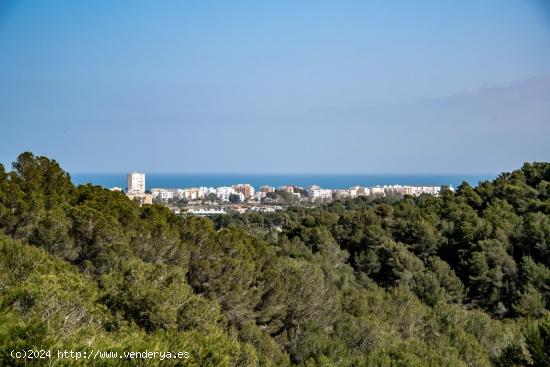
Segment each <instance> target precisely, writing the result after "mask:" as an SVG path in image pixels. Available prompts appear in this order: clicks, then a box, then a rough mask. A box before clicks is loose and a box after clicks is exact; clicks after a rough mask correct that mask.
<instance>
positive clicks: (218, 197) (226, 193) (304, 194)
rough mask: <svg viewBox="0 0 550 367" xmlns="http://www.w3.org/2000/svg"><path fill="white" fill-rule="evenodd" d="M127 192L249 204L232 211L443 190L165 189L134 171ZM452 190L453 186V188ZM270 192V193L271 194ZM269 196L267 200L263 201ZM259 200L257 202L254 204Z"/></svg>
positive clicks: (202, 211) (142, 197) (203, 211)
mask: <svg viewBox="0 0 550 367" xmlns="http://www.w3.org/2000/svg"><path fill="white" fill-rule="evenodd" d="M127 185H128V188H127V191H126V195H127V196H128V197H129V198H130V199H132V200H137V201H139V202H140V203H141V204H152V203H153V200H157V201H164V202H170V201H179V200H185V201H193V200H201V199H206V200H210V201H217V202H221V203H222V204H223V203H232V204H235V203H247V204H250V205H249V206H247V207H244V208H243V207H233V208H231V211H233V212H234V211H239V210H243V211H246V210H251V211H260V212H265V211H273V210H276V209H277V208H281V207H275V206H266V205H257V204H265V203H269V202H271V203H273V202H274V201H276V198H277V195H278V194H283V193H284V196H286V197H289V196H290V197H295V198H296V199H297V200H298V201H300V200H309V201H329V200H332V199H346V198H354V197H358V196H372V197H380V196H404V195H411V196H420V195H422V194H429V195H434V196H437V195H439V194H440V192H441V186H402V185H385V186H374V187H362V186H353V187H350V188H349V189H334V190H333V189H323V188H321V187H319V186H317V185H312V186H309V187H308V188H307V189H304V188H303V187H299V186H291V185H286V186H279V187H277V188H275V187H274V186H267V185H266V186H261V187H260V189H259V191H255V190H254V187H252V185H249V184H237V185H233V186H221V187H190V188H182V189H166V188H154V189H151V190H150V191H146V189H145V174H144V173H138V172H132V173H128V176H127ZM451 189H452V188H451ZM112 190H118V191H122V189H121V188H119V187H115V188H113V189H112ZM270 194H271V195H270ZM264 198H266V200H265V201H264V200H262V199H264ZM254 203H256V204H254ZM188 212H189V213H193V214H197V215H212V214H223V213H226V211H225V208H224V207H218V208H216V209H212V208H202V207H201V208H189V210H188Z"/></svg>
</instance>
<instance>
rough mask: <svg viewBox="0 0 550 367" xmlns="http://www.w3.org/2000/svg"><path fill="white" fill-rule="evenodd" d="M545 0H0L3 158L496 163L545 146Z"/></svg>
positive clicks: (503, 165)
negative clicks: (27, 154)
mask: <svg viewBox="0 0 550 367" xmlns="http://www.w3.org/2000/svg"><path fill="white" fill-rule="evenodd" d="M549 142H550V5H549V1H546V0H506V1H503V0H483V1H479V0H462V1H455V0H453V1H450V0H425V1H410V0H394V1H348V0H338V1H321V0H316V1H296V0H288V1H286V0H280V1H269V2H268V1H257V0H253V1H237V0H234V1H208V0H201V1H184V0H178V1H159V0H157V1H136V0H126V1H125V0H117V1H112V0H104V1H101V0H96V1H74V0H70V1H69V0H67V1H60V0H48V1H39V0H36V1H25V0H0V162H2V163H3V164H4V165H7V166H8V167H9V165H10V162H12V161H13V160H14V159H15V157H16V156H17V155H18V154H19V153H20V152H22V151H25V150H30V151H32V152H34V153H35V154H40V155H47V156H50V157H52V158H55V159H57V160H58V161H59V162H60V163H61V164H62V166H63V167H64V168H66V169H67V170H69V171H72V172H126V171H130V170H140V171H145V172H182V173H193V172H217V173H236V172H239V173H242V172H246V173H255V172H263V173H313V172H315V173H343V172H346V173H496V172H500V171H504V170H511V169H514V168H518V167H519V166H520V165H521V164H522V163H523V162H525V161H534V160H545V161H550V143H549Z"/></svg>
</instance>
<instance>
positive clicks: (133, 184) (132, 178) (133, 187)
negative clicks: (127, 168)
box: [128, 172, 145, 194]
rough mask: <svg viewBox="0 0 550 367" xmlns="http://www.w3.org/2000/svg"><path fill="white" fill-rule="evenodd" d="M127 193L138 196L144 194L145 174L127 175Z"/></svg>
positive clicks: (133, 173)
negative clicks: (137, 194)
mask: <svg viewBox="0 0 550 367" xmlns="http://www.w3.org/2000/svg"><path fill="white" fill-rule="evenodd" d="M128 192H129V193H140V194H143V193H144V192H145V173H137V172H132V173H128Z"/></svg>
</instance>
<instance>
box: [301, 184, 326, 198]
mask: <svg viewBox="0 0 550 367" xmlns="http://www.w3.org/2000/svg"><path fill="white" fill-rule="evenodd" d="M307 194H308V196H309V197H310V198H311V199H313V200H315V199H332V190H329V189H321V188H320V187H319V186H316V185H312V186H310V187H309V189H308V191H307Z"/></svg>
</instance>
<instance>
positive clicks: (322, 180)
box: [71, 173, 496, 189]
mask: <svg viewBox="0 0 550 367" xmlns="http://www.w3.org/2000/svg"><path fill="white" fill-rule="evenodd" d="M145 174H146V176H145V184H146V187H147V189H152V188H185V187H201V186H205V187H220V186H231V185H235V184H239V183H243V184H250V185H252V186H253V187H254V188H255V189H259V188H260V186H263V185H269V186H275V187H278V186H283V185H294V186H301V187H304V188H307V187H308V186H310V185H318V186H320V187H322V188H326V189H347V188H350V187H352V186H364V187H372V186H384V185H409V186H450V187H457V186H458V185H460V184H461V183H462V182H464V181H465V182H468V183H469V184H470V185H471V186H477V185H478V183H479V182H481V181H485V180H493V179H494V178H495V177H496V175H468V174H452V175H449V174H447V175H435V174H430V175H411V174H307V175H306V174H274V175H272V174H175V173H174V174H172V173H151V174H148V173H145ZM71 178H72V180H73V182H74V183H75V184H76V185H81V184H88V183H90V184H93V185H99V186H102V187H105V188H112V187H120V188H122V189H125V188H126V186H127V185H126V174H125V173H74V174H71Z"/></svg>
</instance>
